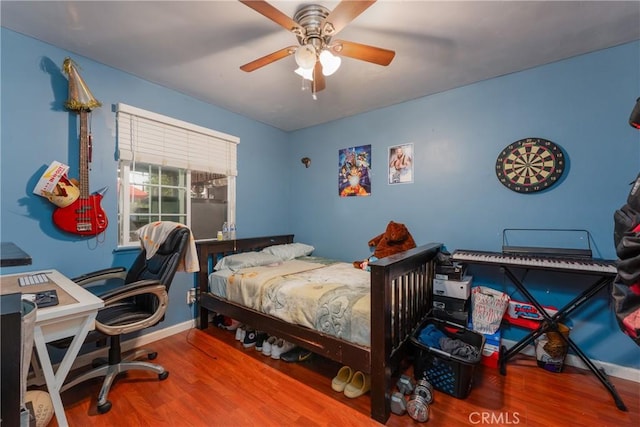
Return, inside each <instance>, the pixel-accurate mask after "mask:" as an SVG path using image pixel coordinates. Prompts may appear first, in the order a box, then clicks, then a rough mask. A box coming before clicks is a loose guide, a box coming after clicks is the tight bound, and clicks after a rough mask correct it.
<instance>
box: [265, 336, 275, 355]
mask: <svg viewBox="0 0 640 427" xmlns="http://www.w3.org/2000/svg"><path fill="white" fill-rule="evenodd" d="M277 341H278V338H276V337H269V338H267V339H266V340H264V342H263V343H262V354H263V355H264V356H271V349H272V348H273V346H274V345H276V342H277Z"/></svg>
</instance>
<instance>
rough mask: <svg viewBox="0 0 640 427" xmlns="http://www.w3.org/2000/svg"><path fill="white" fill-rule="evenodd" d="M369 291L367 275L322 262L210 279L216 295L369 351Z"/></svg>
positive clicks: (287, 264) (297, 262)
mask: <svg viewBox="0 0 640 427" xmlns="http://www.w3.org/2000/svg"><path fill="white" fill-rule="evenodd" d="M370 287H371V284H370V273H369V272H367V271H364V270H360V269H356V268H354V267H353V265H352V264H350V263H345V262H337V261H333V260H328V259H325V258H319V257H300V258H296V259H293V260H290V261H285V262H283V263H280V264H277V265H267V266H257V267H249V268H243V269H240V270H237V271H231V270H220V271H216V272H213V273H211V274H210V275H209V290H210V292H211V293H213V294H214V295H217V296H219V297H222V298H225V299H228V300H230V301H233V302H235V303H238V304H242V305H244V306H246V307H250V308H252V309H254V310H257V311H260V312H263V313H265V314H268V315H271V316H273V317H276V318H278V319H281V320H284V321H286V322H288V323H292V324H297V325H300V326H305V327H308V328H312V329H315V330H318V331H320V332H323V333H326V334H328V335H332V336H335V337H337V338H341V339H344V340H346V341H349V342H352V343H355V344H358V345H362V346H366V347H369V346H370V344H371V338H370V333H369V328H370V325H371V313H370V310H371V297H370Z"/></svg>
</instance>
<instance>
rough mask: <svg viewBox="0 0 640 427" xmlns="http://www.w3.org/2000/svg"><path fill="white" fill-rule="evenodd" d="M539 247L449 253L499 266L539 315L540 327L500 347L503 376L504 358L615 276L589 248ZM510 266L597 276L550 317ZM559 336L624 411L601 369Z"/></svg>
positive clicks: (458, 258) (470, 261)
mask: <svg viewBox="0 0 640 427" xmlns="http://www.w3.org/2000/svg"><path fill="white" fill-rule="evenodd" d="M538 249H539V248H536V249H533V248H531V247H524V248H523V247H505V246H504V245H503V252H502V253H499V252H485V251H475V250H464V249H463V250H456V251H454V252H453V253H452V254H451V260H452V261H456V262H459V263H463V264H484V265H494V266H496V267H499V268H500V269H501V270H502V271H503V272H504V274H505V275H506V276H507V277H509V279H510V280H511V281H512V282H513V284H514V285H515V286H516V288H517V289H518V290H519V291H520V292H521V293H522V294H523V295H524V296H525V297H526V299H527V300H528V301H529V302H530V303H531V304H533V305H534V306H535V307H536V309H537V310H538V312H539V313H541V314H542V316H543V317H544V320H543V321H542V322H540V326H539V327H538V328H537V329H536V330H534V331H531V332H530V333H529V334H528V335H527V336H525V337H524V338H522V339H521V340H520V341H519V342H517V343H516V344H515V345H514V346H512V347H510V348H509V349H507V348H506V347H505V346H501V347H500V353H499V359H498V365H499V368H500V373H501V374H502V375H506V374H507V371H506V363H507V361H508V360H509V359H510V358H511V357H513V356H515V355H516V354H518V353H519V352H520V351H522V350H524V348H525V347H526V346H527V345H529V344H531V343H534V341H535V339H537V338H538V337H539V336H540V335H542V334H544V333H546V332H548V331H556V332H557V331H558V324H559V323H560V322H562V321H564V320H565V319H567V318H568V316H569V315H570V314H571V313H572V312H573V311H575V310H576V309H577V308H578V307H580V306H581V305H583V304H584V303H586V302H587V301H588V300H590V299H591V298H593V297H594V296H595V295H596V294H597V293H598V292H600V291H601V290H603V289H605V288H607V287H608V286H609V285H610V284H611V283H612V282H613V280H614V279H615V276H616V274H617V267H616V262H615V261H610V260H599V259H593V258H592V257H591V250H590V249H585V250H581V249H561V250H558V249H555V248H548V249H546V250H545V249H543V250H540V251H539V252H534V251H536V250H538ZM512 268H524V269H526V270H529V269H539V270H546V271H548V272H549V273H574V274H575V273H578V274H587V275H592V276H597V277H598V279H597V280H596V281H595V282H594V283H592V284H591V285H587V286H586V287H585V289H584V290H583V291H582V292H581V293H580V294H579V295H577V296H576V297H575V298H574V299H573V300H572V301H571V302H569V303H568V304H566V305H565V306H564V307H562V308H561V309H560V310H558V311H557V312H556V314H554V315H553V316H550V315H549V314H548V313H547V312H546V310H545V309H544V307H543V306H542V305H541V304H540V303H539V302H538V301H536V299H535V298H534V297H533V295H532V294H531V292H529V290H528V289H527V287H526V286H525V285H524V283H522V280H520V279H519V278H518V277H517V276H516V275H515V274H514V273H513V272H512V271H511V269H512ZM558 335H559V336H561V337H562V338H563V339H564V340H565V341H566V342H567V344H568V345H569V347H570V348H571V349H572V350H573V351H574V353H575V354H576V355H577V356H578V357H579V358H580V359H581V360H582V361H583V362H584V363H585V365H587V367H588V368H589V370H591V372H593V374H594V375H595V376H596V377H597V378H598V379H599V380H600V382H601V383H602V384H603V385H604V386H605V387H606V388H607V390H608V391H609V393H610V394H611V396H612V397H613V400H614V402H615V404H616V406H617V407H618V409H620V410H622V411H626V410H627V407H626V406H625V404H624V402H623V401H622V399H621V398H620V396H619V395H618V392H617V391H616V389H615V387H614V386H613V384H612V383H611V382H610V381H609V378H607V376H606V374H605V373H604V370H603V369H601V368H598V367H597V366H595V364H594V363H593V362H592V361H591V360H590V359H589V357H588V356H587V355H586V354H585V353H584V352H583V351H582V350H581V349H580V348H579V347H578V345H577V344H576V343H575V342H574V341H573V339H571V338H570V337H564V336H563V335H562V334H558Z"/></svg>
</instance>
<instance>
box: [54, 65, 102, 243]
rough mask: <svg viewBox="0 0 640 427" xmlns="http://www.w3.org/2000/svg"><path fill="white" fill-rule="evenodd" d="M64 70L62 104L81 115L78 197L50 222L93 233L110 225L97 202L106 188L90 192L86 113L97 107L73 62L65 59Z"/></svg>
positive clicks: (89, 145)
mask: <svg viewBox="0 0 640 427" xmlns="http://www.w3.org/2000/svg"><path fill="white" fill-rule="evenodd" d="M62 67H63V70H64V72H65V73H67V74H68V75H69V99H68V100H67V102H65V106H66V107H67V108H68V109H69V110H71V111H73V112H75V113H78V114H79V116H80V168H79V169H80V179H79V185H78V187H79V189H80V196H79V197H78V199H76V200H75V201H74V202H73V203H72V204H70V205H67V206H65V207H58V208H56V210H55V211H53V223H54V224H55V225H56V226H57V227H58V228H60V229H61V230H62V231H66V232H68V233H73V234H79V235H81V236H96V235H98V234H100V233H102V232H103V231H104V230H105V229H106V228H107V225H108V224H109V221H108V219H107V214H106V213H105V211H104V210H103V209H102V206H101V205H100V203H101V201H102V197H103V195H104V193H105V192H106V191H107V189H106V188H103V189H101V190H98V191H97V192H95V193H93V194H90V193H89V163H91V144H92V141H91V134H90V133H89V129H90V126H89V114H90V113H91V110H92V109H93V108H96V107H100V106H101V105H102V104H101V103H100V101H98V100H97V99H95V98H94V96H93V94H92V93H91V91H90V90H89V88H88V87H87V84H86V83H85V82H84V80H83V79H82V77H80V74H79V73H78V70H77V67H76V64H75V62H73V61H72V60H71V59H70V58H66V59H65V60H64V63H63V66H62Z"/></svg>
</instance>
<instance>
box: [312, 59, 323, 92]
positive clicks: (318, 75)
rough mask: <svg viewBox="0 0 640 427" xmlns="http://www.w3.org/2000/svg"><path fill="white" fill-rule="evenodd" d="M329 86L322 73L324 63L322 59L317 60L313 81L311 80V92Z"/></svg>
mask: <svg viewBox="0 0 640 427" xmlns="http://www.w3.org/2000/svg"><path fill="white" fill-rule="evenodd" d="M326 87H327V83H326V81H325V79H324V74H322V64H320V61H316V66H315V67H314V68H313V81H312V82H311V93H316V92H320V91H321V90H324V89H325V88H326Z"/></svg>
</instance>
